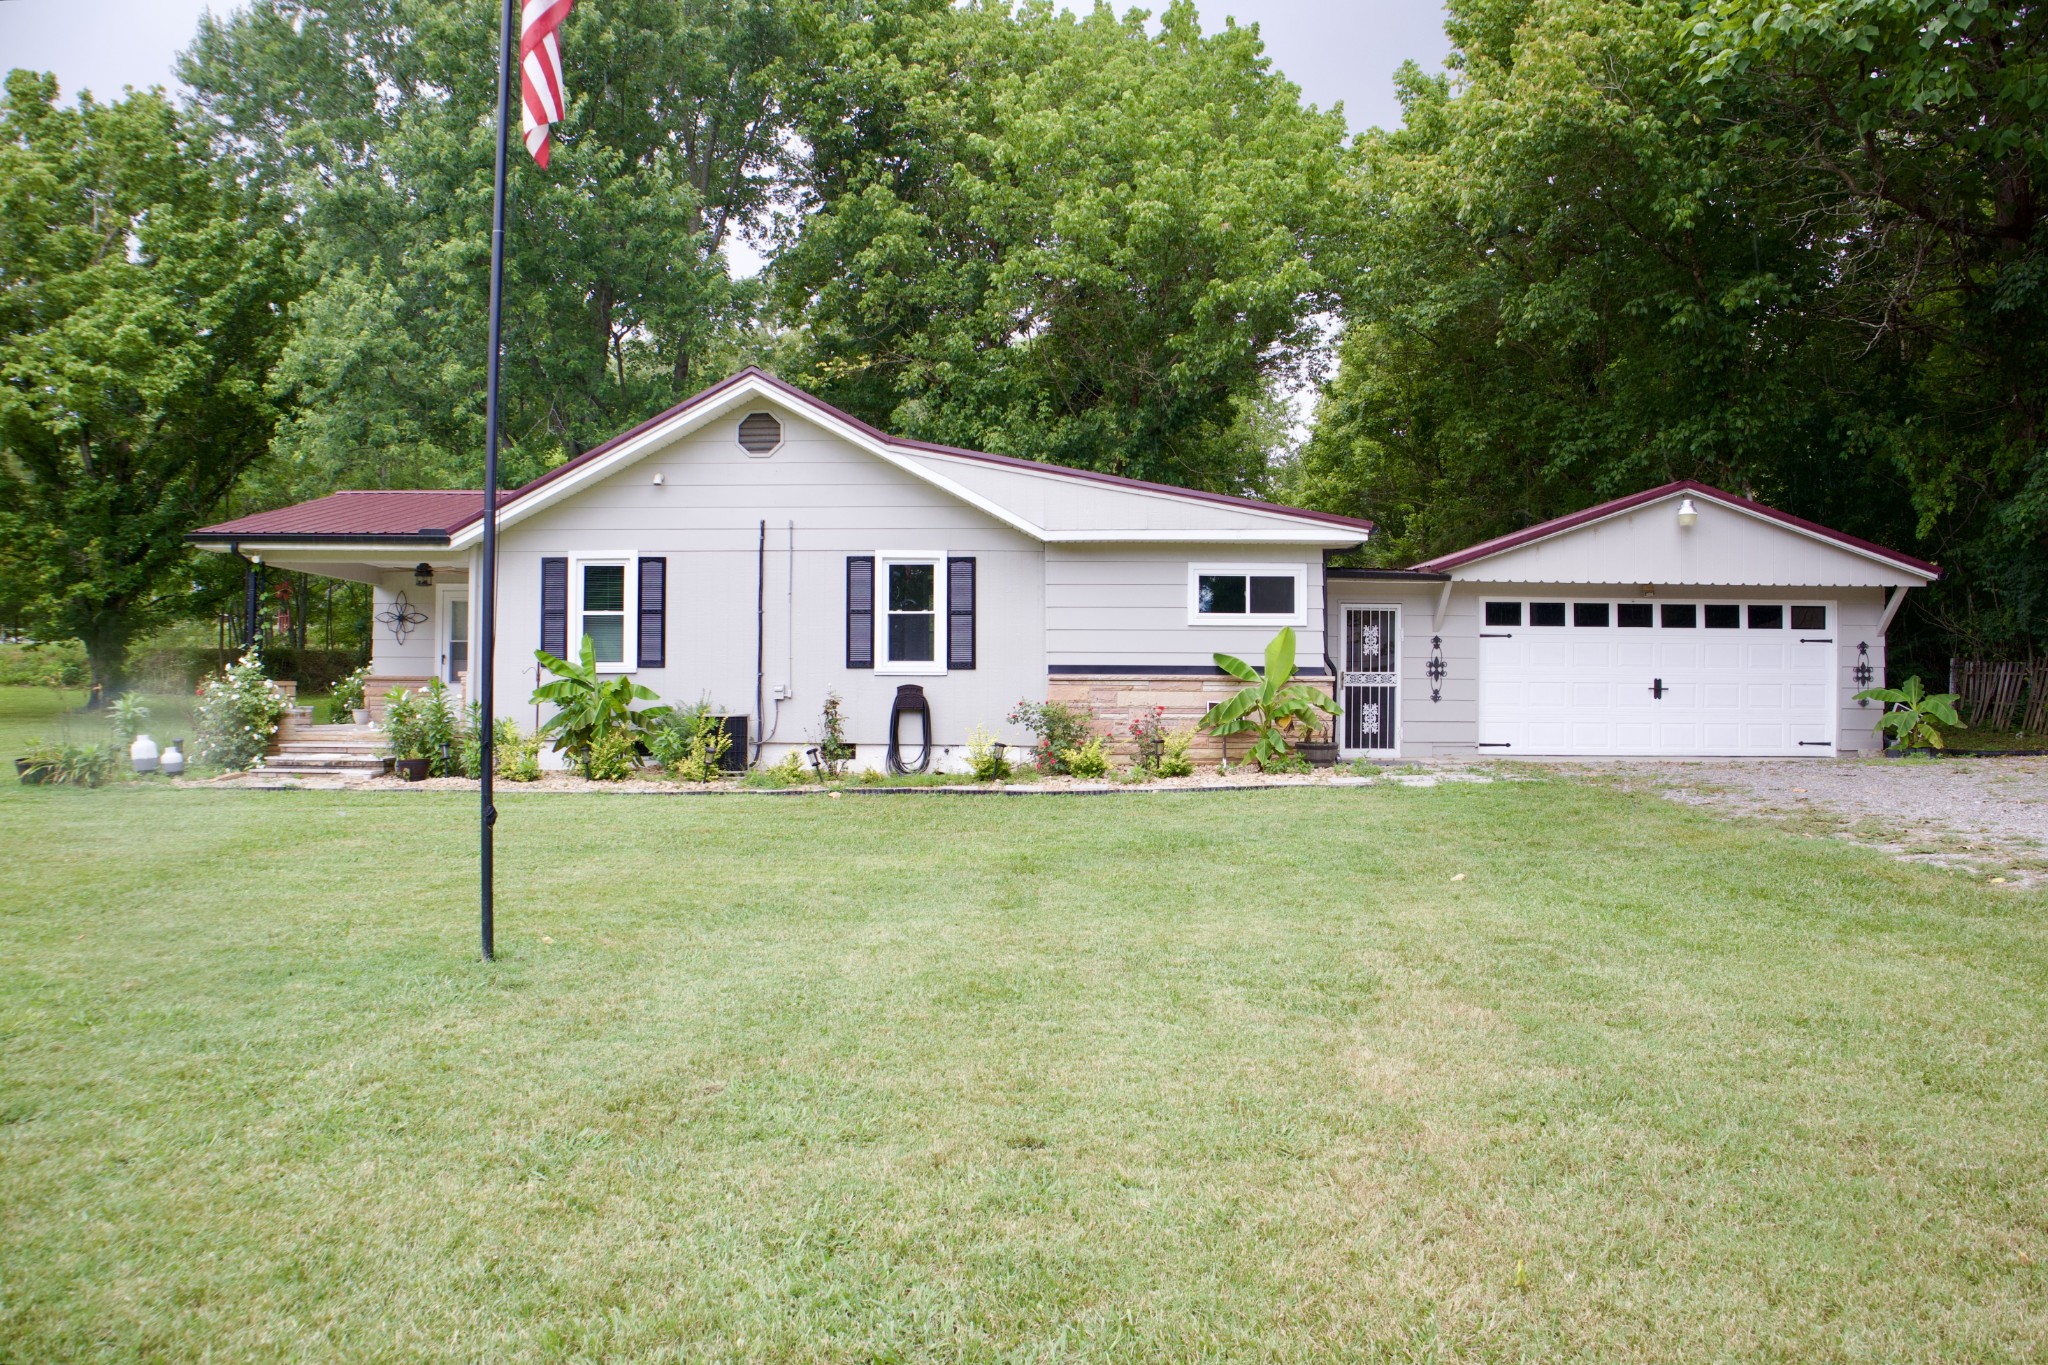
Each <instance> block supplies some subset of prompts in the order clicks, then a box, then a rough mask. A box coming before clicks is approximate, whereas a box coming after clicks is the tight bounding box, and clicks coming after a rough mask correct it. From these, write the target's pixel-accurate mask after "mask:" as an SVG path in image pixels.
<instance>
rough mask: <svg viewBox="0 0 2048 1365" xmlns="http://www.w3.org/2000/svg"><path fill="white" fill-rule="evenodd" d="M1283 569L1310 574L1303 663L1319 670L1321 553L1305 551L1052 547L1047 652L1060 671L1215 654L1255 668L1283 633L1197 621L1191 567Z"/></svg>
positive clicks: (1206, 660) (1131, 666)
mask: <svg viewBox="0 0 2048 1365" xmlns="http://www.w3.org/2000/svg"><path fill="white" fill-rule="evenodd" d="M1197 563H1202V564H1276V565H1277V564H1284V565H1288V566H1294V567H1300V568H1301V569H1302V570H1303V571H1304V573H1305V577H1306V586H1307V591H1306V593H1305V594H1304V602H1305V606H1306V617H1307V623H1306V624H1305V625H1301V626H1296V627H1295V634H1296V636H1297V637H1298V639H1299V642H1300V644H1299V649H1300V655H1299V659H1300V664H1301V666H1302V667H1303V668H1316V669H1320V668H1321V667H1322V636H1323V560H1322V551H1321V550H1320V549H1318V548H1316V547H1313V546H1300V545H1234V546H1222V545H1137V546H1132V545H1121V546H1110V545H1048V546H1047V547H1046V549H1045V650H1046V660H1047V662H1048V663H1049V664H1050V665H1052V666H1053V667H1055V668H1062V667H1064V668H1073V667H1089V668H1105V669H1108V668H1123V669H1128V670H1129V671H1131V672H1133V673H1143V672H1145V671H1146V670H1147V669H1153V668H1200V667H1211V668H1213V667H1214V666H1215V659H1214V656H1215V655H1216V654H1218V653H1224V654H1234V655H1236V656H1237V657H1239V658H1241V659H1248V660H1251V661H1253V662H1257V661H1258V660H1259V659H1261V658H1262V657H1264V655H1265V652H1266V645H1267V643H1268V642H1269V641H1271V640H1272V638H1273V636H1274V634H1275V633H1276V631H1277V627H1274V626H1268V625H1228V626H1215V625H1191V624H1190V623H1189V621H1188V574H1189V570H1190V566H1191V565H1193V564H1197Z"/></svg>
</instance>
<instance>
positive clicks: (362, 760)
mask: <svg viewBox="0 0 2048 1365" xmlns="http://www.w3.org/2000/svg"><path fill="white" fill-rule="evenodd" d="M387 762H388V760H386V759H385V758H384V756H383V755H381V754H362V753H336V752H334V751H332V750H326V751H322V750H318V749H315V750H312V751H310V752H304V753H283V754H266V755H265V756H264V759H263V767H264V769H265V770H266V771H268V772H274V773H284V772H293V773H303V772H316V771H317V772H352V773H360V774H363V775H364V776H375V775H376V774H378V773H381V772H383V771H384V769H385V767H386V765H387Z"/></svg>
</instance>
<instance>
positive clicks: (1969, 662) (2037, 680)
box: [1948, 659, 2048, 734]
mask: <svg viewBox="0 0 2048 1365" xmlns="http://www.w3.org/2000/svg"><path fill="white" fill-rule="evenodd" d="M1948 690H1949V691H1951V692H1954V693H1956V694H1957V695H1958V696H1959V697H1960V698H1961V699H1962V704H1961V708H1960V709H1961V711H1962V713H1963V719H1964V720H1965V721H1966V722H1968V723H1969V724H1971V725H1983V726H1989V727H1990V728H1992V729H1994V730H2011V729H2014V728H2018V729H2020V730H2023V731H2025V732H2026V733H2028V734H2039V733H2040V732H2041V731H2042V730H2043V729H2044V728H2048V663H2020V662H2017V661H2015V660H2010V659H2006V660H1992V659H1950V660H1949V662H1948Z"/></svg>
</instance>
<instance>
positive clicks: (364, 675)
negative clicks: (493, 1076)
mask: <svg viewBox="0 0 2048 1365" xmlns="http://www.w3.org/2000/svg"><path fill="white" fill-rule="evenodd" d="M369 689H370V666H369V665H368V664H364V665H363V666H362V667H361V668H358V669H357V670H356V671H355V672H353V673H350V674H348V675H347V676H346V677H344V678H343V679H342V680H341V681H340V682H338V683H336V684H335V685H334V700H333V703H332V705H333V709H334V710H336V711H346V712H348V716H349V719H350V720H352V721H354V722H355V723H356V724H357V725H368V724H369V723H370V710H369V703H368V701H367V700H366V697H367V695H368V693H369Z"/></svg>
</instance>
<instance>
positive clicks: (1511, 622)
mask: <svg viewBox="0 0 2048 1365" xmlns="http://www.w3.org/2000/svg"><path fill="white" fill-rule="evenodd" d="M1486 624H1487V625H1489V626H1519V625H1521V624H1522V604H1521V603H1520V602H1488V603H1487V604H1486Z"/></svg>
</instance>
